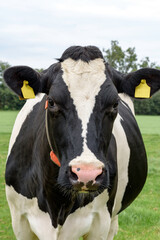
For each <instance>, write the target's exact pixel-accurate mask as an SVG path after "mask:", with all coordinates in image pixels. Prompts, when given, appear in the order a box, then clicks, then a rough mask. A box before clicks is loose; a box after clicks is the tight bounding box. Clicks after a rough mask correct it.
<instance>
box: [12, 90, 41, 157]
mask: <svg viewBox="0 0 160 240" xmlns="http://www.w3.org/2000/svg"><path fill="white" fill-rule="evenodd" d="M44 95H45V94H44V93H39V94H37V95H36V97H35V99H28V100H27V101H26V103H25V105H24V106H23V108H22V109H21V111H20V112H19V113H18V115H17V118H16V121H15V123H14V127H13V130H12V134H11V138H10V142H9V149H8V156H9V155H10V152H11V149H12V147H13V145H14V143H15V141H16V138H17V136H18V134H19V132H20V130H21V127H22V125H23V123H24V121H25V119H26V117H27V116H28V115H29V113H30V112H31V111H32V110H33V107H34V106H35V105H36V104H37V103H38V102H40V101H41V100H42V98H43V97H44Z"/></svg>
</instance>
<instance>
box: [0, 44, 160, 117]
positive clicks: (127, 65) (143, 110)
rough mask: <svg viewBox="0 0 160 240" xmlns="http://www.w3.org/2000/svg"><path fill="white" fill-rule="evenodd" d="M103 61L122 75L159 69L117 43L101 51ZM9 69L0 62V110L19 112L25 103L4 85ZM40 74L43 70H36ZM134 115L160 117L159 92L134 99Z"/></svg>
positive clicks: (133, 49)
mask: <svg viewBox="0 0 160 240" xmlns="http://www.w3.org/2000/svg"><path fill="white" fill-rule="evenodd" d="M103 55H104V58H105V60H106V61H107V62H108V63H109V64H110V65H111V66H112V67H113V68H115V69H116V70H118V71H120V72H122V73H129V72H133V71H136V70H138V69H139V68H145V67H151V68H157V69H160V66H159V65H157V64H156V63H155V62H151V61H150V59H149V57H145V58H144V59H141V60H140V61H138V56H137V54H136V50H135V47H133V48H131V47H129V48H127V49H126V50H123V49H122V47H121V46H120V45H119V42H118V41H111V46H110V48H109V49H103ZM8 67H10V64H9V63H7V62H2V61H0V110H19V109H21V108H22V106H23V105H24V103H25V101H20V100H19V98H18V97H17V96H16V95H15V94H14V93H13V92H12V91H11V90H10V89H9V88H8V87H7V86H6V85H5V83H4V80H3V72H4V70H5V69H7V68H8ZM36 70H37V71H39V72H41V71H42V70H43V69H36ZM133 101H134V106H135V112H136V114H141V115H160V91H159V92H158V93H156V94H155V95H154V96H153V97H152V98H151V99H146V100H136V99H134V100H133Z"/></svg>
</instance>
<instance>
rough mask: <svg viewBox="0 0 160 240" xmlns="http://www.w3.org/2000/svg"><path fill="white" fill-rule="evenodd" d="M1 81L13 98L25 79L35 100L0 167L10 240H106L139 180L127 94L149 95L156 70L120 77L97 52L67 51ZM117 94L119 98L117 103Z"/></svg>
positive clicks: (138, 145) (159, 76) (140, 148)
mask: <svg viewBox="0 0 160 240" xmlns="http://www.w3.org/2000/svg"><path fill="white" fill-rule="evenodd" d="M4 79H5V81H6V83H7V84H8V86H9V87H10V88H11V89H12V90H13V91H14V92H15V93H17V94H18V95H19V96H21V97H23V95H22V91H21V87H22V85H23V81H24V80H26V81H28V83H29V86H30V87H31V88H33V90H34V93H35V95H36V98H35V99H29V100H28V101H27V102H26V104H25V105H24V107H23V108H22V110H21V111H20V113H19V114H18V117H17V119H16V122H15V125H14V128H13V132H12V136H11V140H10V145H9V152H8V160H7V166H6V175H5V177H6V194H7V200H8V203H9V207H10V211H11V215H12V224H13V229H14V233H15V235H16V238H17V239H18V240H33V239H34V240H35V239H40V240H78V239H79V238H80V237H83V239H85V240H111V239H113V238H114V235H115V234H116V233H117V230H118V213H120V212H121V211H122V210H124V209H125V208H126V207H128V206H129V205H130V204H131V202H132V201H133V200H134V199H135V198H136V197H137V195H138V194H139V193H140V191H141V190H142V188H143V185H144V183H145V180H146V175H147V159H146V152H145V148H144V144H143V140H142V137H141V134H140V131H139V128H138V126H137V123H136V120H135V117H134V113H133V109H132V107H133V106H132V102H131V100H130V98H129V97H128V96H127V95H129V96H131V97H134V93H135V88H136V86H137V85H139V84H140V82H141V80H142V79H145V80H146V82H147V84H148V86H150V88H151V95H153V94H154V93H155V92H156V91H158V89H159V88H160V71H158V70H155V69H149V68H146V69H141V70H138V71H136V72H134V73H129V74H121V73H119V72H117V71H116V70H114V69H113V68H111V67H110V66H109V65H108V64H107V63H106V62H105V61H104V58H103V56H102V53H101V52H100V50H99V49H98V48H96V47H93V46H88V47H79V46H75V47H70V48H68V49H67V50H66V51H65V52H64V53H63V55H62V57H61V58H60V59H59V62H57V63H55V64H53V65H52V66H50V67H49V68H48V69H47V70H45V71H44V72H43V73H41V74H39V73H37V72H36V71H34V70H33V69H32V68H30V67H26V66H17V67H11V68H9V69H8V70H6V71H5V73H4ZM118 93H125V94H127V95H125V100H122V98H121V96H120V95H121V94H120V95H118ZM45 103H47V105H46V110H45ZM131 109H132V110H131ZM51 150H52V152H51ZM50 152H51V153H52V154H51V155H53V157H52V159H53V161H55V163H56V164H55V163H54V162H53V161H52V160H51V157H50ZM53 152H54V153H53Z"/></svg>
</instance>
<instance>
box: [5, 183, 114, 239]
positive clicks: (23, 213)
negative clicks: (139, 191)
mask: <svg viewBox="0 0 160 240" xmlns="http://www.w3.org/2000/svg"><path fill="white" fill-rule="evenodd" d="M6 195H7V200H8V203H9V207H10V211H11V215H12V225H13V229H14V232H15V235H16V238H17V239H19V240H35V239H37V240H38V239H39V240H53V239H54V240H64V239H70V240H78V239H79V238H80V237H81V236H84V235H87V240H93V239H102V240H106V239H107V235H108V233H109V230H110V224H111V218H110V214H109V212H108V209H107V206H106V202H107V201H108V199H109V196H108V192H107V190H105V191H104V192H103V193H101V194H100V195H99V196H97V197H96V198H95V199H94V200H93V201H92V202H91V203H89V204H88V205H86V206H85V207H82V208H78V209H77V210H76V211H75V212H74V213H72V214H70V215H69V216H68V217H67V219H66V221H65V223H64V225H63V226H62V227H61V226H58V227H57V228H56V229H55V228H54V227H53V226H52V223H51V219H50V216H49V214H48V213H45V212H43V211H41V210H40V209H39V207H38V202H37V198H32V199H28V198H26V197H24V196H23V195H21V194H18V193H17V192H16V191H15V190H14V188H13V187H9V186H6Z"/></svg>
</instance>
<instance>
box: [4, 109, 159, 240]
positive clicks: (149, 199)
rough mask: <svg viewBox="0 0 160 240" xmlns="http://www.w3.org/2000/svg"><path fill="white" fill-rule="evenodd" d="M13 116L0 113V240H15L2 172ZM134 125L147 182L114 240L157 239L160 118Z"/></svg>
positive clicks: (122, 216) (123, 217) (144, 118)
mask: <svg viewBox="0 0 160 240" xmlns="http://www.w3.org/2000/svg"><path fill="white" fill-rule="evenodd" d="M16 115H17V112H3V111H2V112H1V111H0V239H2V240H5V239H10V240H15V237H14V234H13V231H12V227H11V219H10V213H9V209H8V205H7V202H6V199H5V191H4V188H5V183H4V172H5V161H6V156H7V149H8V142H9V137H10V133H11V129H12V126H13V122H14V120H15V117H16ZM137 121H138V123H139V126H140V128H141V131H142V134H143V139H144V142H145V145H146V149H147V155H148V162H149V171H148V178H147V182H146V185H145V187H144V189H143V191H142V192H141V194H140V195H139V197H138V198H137V199H136V200H135V201H134V203H133V204H132V205H131V206H130V207H129V208H128V209H127V210H125V211H123V212H122V213H121V214H120V216H119V232H118V235H117V236H116V237H115V240H158V239H160V117H159V116H152V117H151V116H138V117H137ZM64 240H67V239H64ZM93 240H98V239H93Z"/></svg>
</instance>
